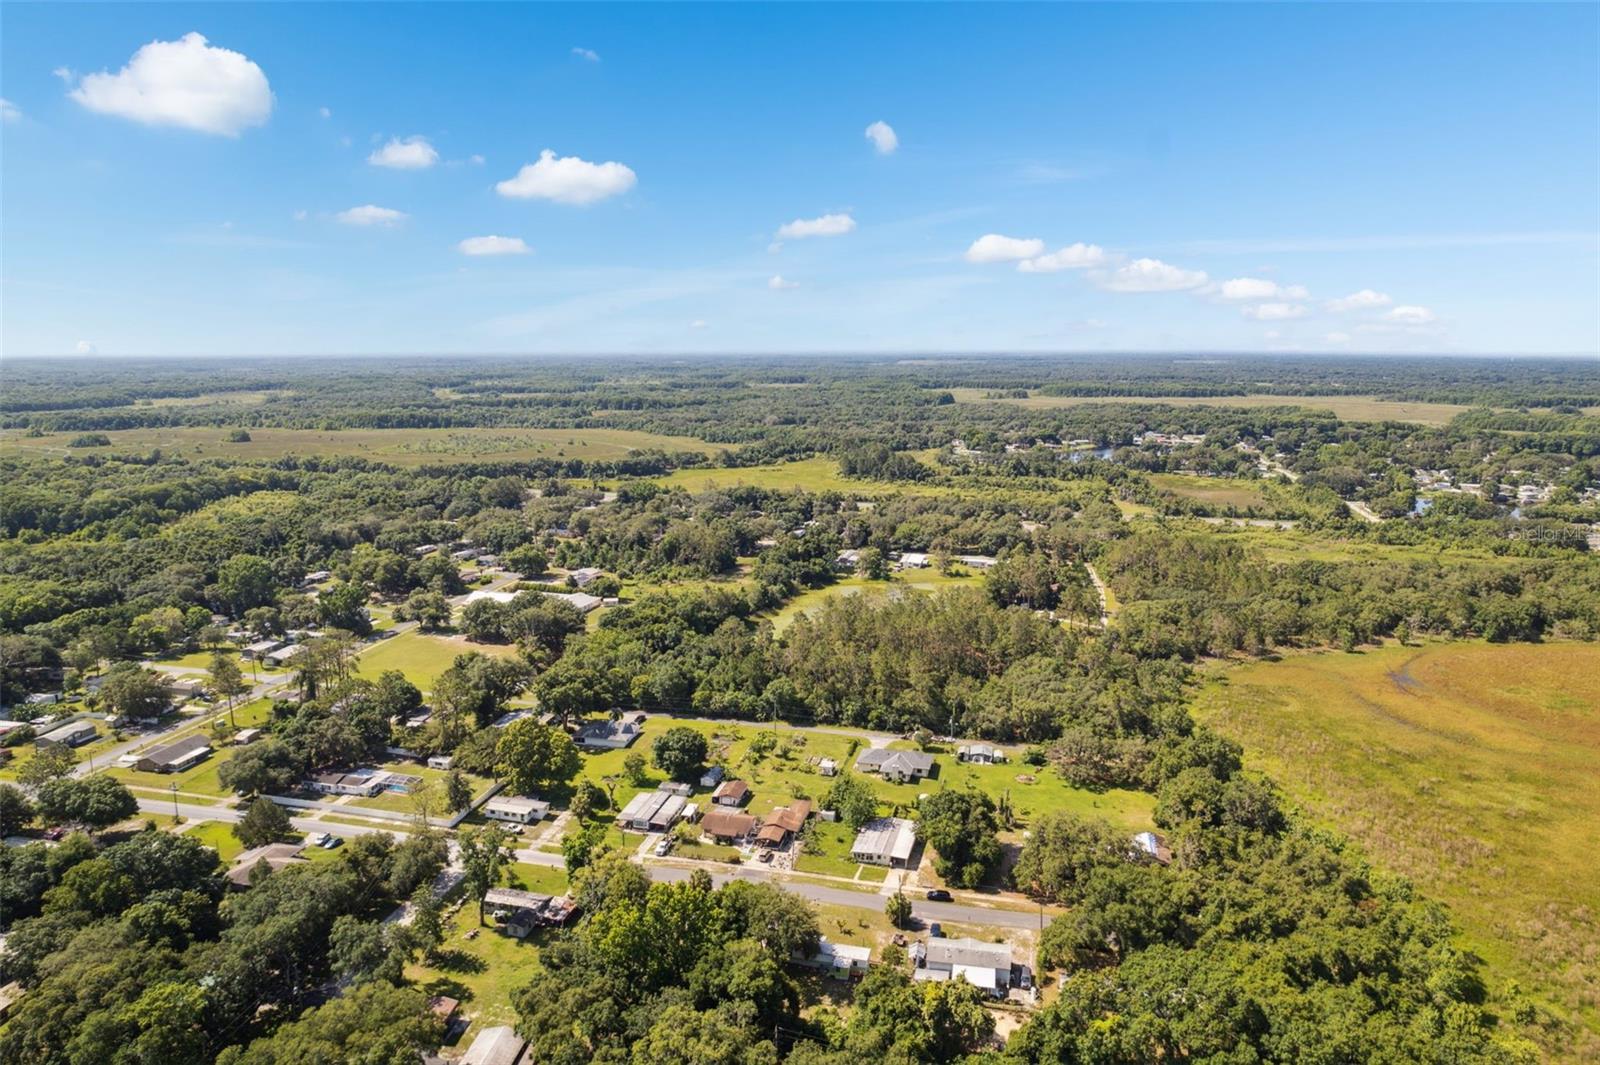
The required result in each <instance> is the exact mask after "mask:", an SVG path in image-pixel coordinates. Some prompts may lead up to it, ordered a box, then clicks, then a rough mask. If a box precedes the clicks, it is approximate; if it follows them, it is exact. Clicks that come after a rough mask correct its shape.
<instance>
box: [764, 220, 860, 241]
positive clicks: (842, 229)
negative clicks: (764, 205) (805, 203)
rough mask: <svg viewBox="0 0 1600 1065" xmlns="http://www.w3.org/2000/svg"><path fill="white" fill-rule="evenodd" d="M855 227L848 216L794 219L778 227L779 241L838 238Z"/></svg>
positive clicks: (854, 221)
mask: <svg viewBox="0 0 1600 1065" xmlns="http://www.w3.org/2000/svg"><path fill="white" fill-rule="evenodd" d="M855 227H856V220H855V219H854V218H851V217H850V216H849V215H848V214H825V215H823V216H821V217H820V218H796V219H795V220H794V221H793V222H786V223H784V224H783V225H781V226H779V227H778V239H779V240H803V239H804V238H806V237H840V236H843V235H844V234H846V233H848V232H850V231H851V230H852V229H854V228H855Z"/></svg>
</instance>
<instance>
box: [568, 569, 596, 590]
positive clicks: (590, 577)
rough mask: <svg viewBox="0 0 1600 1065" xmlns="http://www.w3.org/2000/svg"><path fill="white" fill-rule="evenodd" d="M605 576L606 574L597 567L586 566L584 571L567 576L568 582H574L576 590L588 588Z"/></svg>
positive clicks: (578, 570)
mask: <svg viewBox="0 0 1600 1065" xmlns="http://www.w3.org/2000/svg"><path fill="white" fill-rule="evenodd" d="M604 575H605V574H604V572H603V571H602V570H601V569H600V568H599V567H597V566H585V567H583V568H582V569H575V570H573V571H572V572H571V573H570V574H568V575H567V580H569V581H571V582H572V586H573V587H574V588H587V587H589V585H591V584H593V583H594V582H595V581H597V580H599V579H600V578H601V577H603V576H604Z"/></svg>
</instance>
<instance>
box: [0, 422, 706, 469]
mask: <svg viewBox="0 0 1600 1065" xmlns="http://www.w3.org/2000/svg"><path fill="white" fill-rule="evenodd" d="M231 431H232V430H230V429H223V428H209V427H208V428H194V427H163V428H145V429H119V430H114V431H111V432H107V433H106V434H105V435H106V436H108V437H110V439H111V444H110V446H108V447H87V448H69V447H67V443H68V441H70V440H71V439H72V438H73V437H75V436H78V435H79V434H78V433H46V434H45V435H43V436H37V437H28V436H23V435H22V434H21V433H18V432H8V433H4V434H0V446H3V447H4V448H5V449H6V450H7V451H8V452H11V453H13V454H20V455H54V456H60V455H109V454H116V453H122V452H128V451H137V452H145V451H149V450H151V449H153V448H160V449H161V450H162V451H164V452H167V453H170V454H177V455H182V456H185V457H187V458H195V459H200V458H234V459H257V460H264V461H271V460H274V459H280V458H283V457H284V456H286V455H339V456H345V455H349V456H356V457H360V458H366V459H372V460H373V461H374V462H386V463H390V464H393V465H396V466H426V465H434V464H455V463H466V462H526V461H529V460H532V459H565V458H578V459H599V460H604V459H618V458H623V457H625V456H627V455H629V454H631V453H633V452H635V451H639V450H643V449H646V448H659V449H661V450H664V451H698V452H701V453H703V454H707V455H713V454H716V453H718V452H719V451H723V450H726V448H725V447H722V446H713V445H710V444H707V443H705V442H704V441H701V440H695V439H693V438H692V437H684V436H662V435H660V434H658V433H645V432H638V431H635V430H632V429H511V428H463V429H337V430H327V429H269V428H261V429H255V428H253V429H251V430H250V440H249V441H247V442H244V443H237V444H236V443H232V442H230V441H229V440H228V434H229V433H230V432H231Z"/></svg>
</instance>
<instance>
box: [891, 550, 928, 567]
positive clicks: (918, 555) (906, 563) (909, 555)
mask: <svg viewBox="0 0 1600 1065" xmlns="http://www.w3.org/2000/svg"><path fill="white" fill-rule="evenodd" d="M896 563H897V564H898V566H899V568H900V569H927V568H928V556H927V553H926V552H923V551H902V552H900V557H899V558H898V559H896Z"/></svg>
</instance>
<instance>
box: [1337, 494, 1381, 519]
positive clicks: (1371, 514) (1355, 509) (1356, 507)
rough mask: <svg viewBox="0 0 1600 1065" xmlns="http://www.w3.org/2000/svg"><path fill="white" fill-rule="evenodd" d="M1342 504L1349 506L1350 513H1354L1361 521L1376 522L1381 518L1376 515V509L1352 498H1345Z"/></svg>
mask: <svg viewBox="0 0 1600 1065" xmlns="http://www.w3.org/2000/svg"><path fill="white" fill-rule="evenodd" d="M1344 505H1345V506H1347V507H1349V508H1350V513H1352V514H1354V515H1355V516H1356V517H1358V518H1360V519H1361V520H1362V521H1370V522H1373V523H1374V524H1376V523H1377V522H1380V521H1382V520H1383V519H1382V518H1380V517H1378V514H1377V512H1376V511H1374V510H1373V509H1372V508H1371V507H1369V506H1367V505H1366V504H1365V503H1358V502H1356V501H1355V500H1354V499H1347V500H1345V504H1344Z"/></svg>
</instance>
